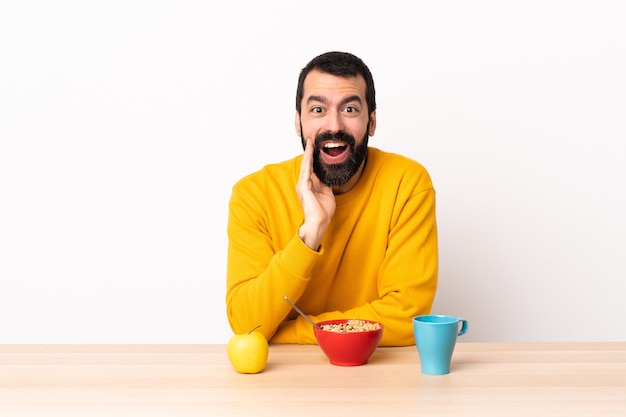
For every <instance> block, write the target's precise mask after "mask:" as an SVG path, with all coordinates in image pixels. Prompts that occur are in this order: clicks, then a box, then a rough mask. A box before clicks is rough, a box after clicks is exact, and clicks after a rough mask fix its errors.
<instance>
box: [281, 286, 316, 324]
mask: <svg viewBox="0 0 626 417" xmlns="http://www.w3.org/2000/svg"><path fill="white" fill-rule="evenodd" d="M283 298H284V299H285V301H287V302H288V303H289V305H291V307H292V308H293V309H294V310H296V311H297V312H298V314H300V315H301V316H302V317H304V318H305V319H307V320H308V321H309V323H311V324H312V325H313V327H315V328H317V329H320V330H321V328H320V326H318V325H317V323H315V322H314V321H313V320H311V318H310V317H309V316H307V315H306V314H304V311H302V310H300V309H299V308H298V307H297V306H296V305H295V304H294V303H292V302H291V300H290V299H289V298H287V296H286V295H283Z"/></svg>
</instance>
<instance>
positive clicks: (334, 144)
mask: <svg viewBox="0 0 626 417" xmlns="http://www.w3.org/2000/svg"><path fill="white" fill-rule="evenodd" d="M342 146H343V144H342V143H327V144H325V145H324V147H325V148H341V147H342Z"/></svg>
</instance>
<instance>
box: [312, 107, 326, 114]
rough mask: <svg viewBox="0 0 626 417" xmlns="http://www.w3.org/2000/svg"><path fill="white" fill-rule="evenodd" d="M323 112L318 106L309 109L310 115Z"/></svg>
mask: <svg viewBox="0 0 626 417" xmlns="http://www.w3.org/2000/svg"><path fill="white" fill-rule="evenodd" d="M323 111H324V110H323V109H322V108H321V107H320V106H315V107H312V108H311V113H316V114H319V113H321V112H323Z"/></svg>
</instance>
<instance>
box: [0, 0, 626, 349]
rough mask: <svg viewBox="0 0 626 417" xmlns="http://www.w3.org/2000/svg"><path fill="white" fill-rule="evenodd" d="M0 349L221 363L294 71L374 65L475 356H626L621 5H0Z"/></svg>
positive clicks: (280, 143) (438, 306)
mask: <svg viewBox="0 0 626 417" xmlns="http://www.w3.org/2000/svg"><path fill="white" fill-rule="evenodd" d="M0 4H1V5H0V342H1V343H224V342H226V341H227V340H228V338H229V337H230V335H231V331H230V329H229V327H228V324H227V321H226V316H225V303H224V298H225V266H226V246H227V239H226V221H227V204H228V199H229V196H230V188H231V186H232V185H233V184H234V182H235V181H236V180H237V179H239V178H240V177H241V176H243V175H244V174H247V173H249V172H251V171H253V170H256V169H258V168H260V167H261V166H263V165H264V164H266V163H270V162H277V161H281V160H284V159H287V158H291V157H292V156H294V155H296V154H298V153H300V152H301V147H300V144H299V138H298V137H297V136H296V135H295V131H294V128H293V117H294V111H295V110H294V96H295V89H296V81H297V76H298V73H299V71H300V69H301V68H302V67H303V66H304V65H305V64H306V63H307V62H308V60H309V59H311V58H313V57H314V56H315V55H317V54H319V53H322V52H325V51H328V50H344V51H350V52H353V53H355V54H357V55H359V56H360V57H361V58H363V59H364V61H365V62H366V63H367V64H368V65H369V67H370V69H371V70H372V72H373V73H374V78H375V81H376V87H377V93H378V96H377V97H378V105H379V110H378V130H377V132H376V136H374V137H373V138H372V140H371V144H372V145H373V146H377V147H380V148H382V149H386V150H389V151H394V152H399V153H403V154H406V155H408V156H410V157H413V158H414V159H416V160H418V161H420V162H422V163H423V164H424V165H425V166H426V167H427V168H428V169H429V171H430V173H431V175H432V177H433V181H434V183H435V186H436V189H437V196H438V221H439V230H440V255H441V263H440V286H439V291H438V293H437V298H436V301H435V306H434V309H433V312H435V313H448V314H455V315H460V316H464V317H466V318H467V319H469V321H470V331H469V332H468V334H467V335H466V336H464V339H463V340H464V341H580V340H626V323H625V322H624V317H626V307H625V306H624V303H623V298H624V293H625V292H624V289H623V287H624V285H623V282H624V280H625V279H626V266H625V265H626V262H625V259H624V258H625V256H624V255H625V254H626V243H625V241H626V240H625V235H626V221H625V220H624V218H625V214H626V210H625V209H626V157H625V155H626V152H625V151H624V150H623V148H624V146H625V141H624V139H626V123H625V121H626V118H625V115H626V77H625V76H624V74H626V25H624V17H625V16H626V6H625V5H624V4H625V3H624V2H620V1H617V0H616V1H596V0H594V1H549V0H547V1H546V0H544V1H523V2H503V1H495V0H494V1H486V0H477V1H436V2H435V1H428V2H426V1H423V2H406V1H389V0H387V1H363V0H358V1H347V0H344V1H340V2H337V1H317V2H295V1H286V0H285V1H276V0H273V1H228V2H207V1H181V0H176V1H106V2H104V1H102V2H97V1H91V2H85V1H74V2H71V1H54V2H48V1H40V2H33V1H19V2H18V1H15V2H10V1H3V2H2V3H0Z"/></svg>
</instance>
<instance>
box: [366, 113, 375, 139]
mask: <svg viewBox="0 0 626 417" xmlns="http://www.w3.org/2000/svg"><path fill="white" fill-rule="evenodd" d="M375 132H376V110H374V111H373V112H372V114H370V125H369V126H368V130H367V134H368V135H369V136H374V133H375Z"/></svg>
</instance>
